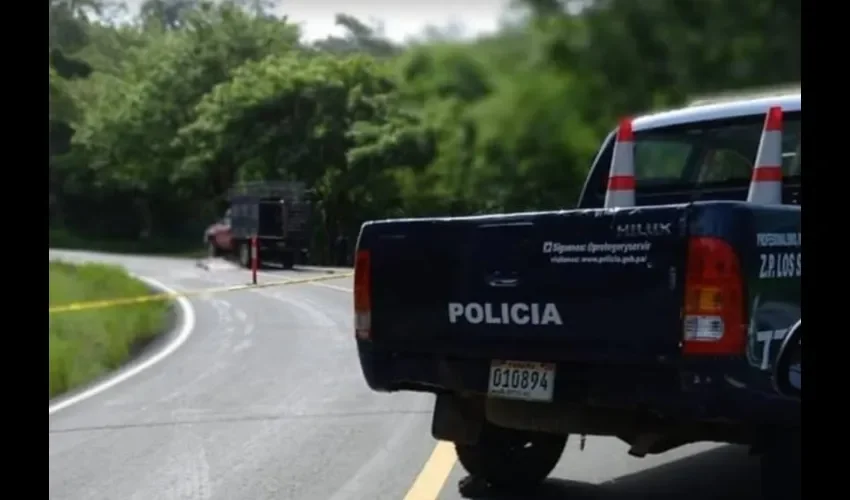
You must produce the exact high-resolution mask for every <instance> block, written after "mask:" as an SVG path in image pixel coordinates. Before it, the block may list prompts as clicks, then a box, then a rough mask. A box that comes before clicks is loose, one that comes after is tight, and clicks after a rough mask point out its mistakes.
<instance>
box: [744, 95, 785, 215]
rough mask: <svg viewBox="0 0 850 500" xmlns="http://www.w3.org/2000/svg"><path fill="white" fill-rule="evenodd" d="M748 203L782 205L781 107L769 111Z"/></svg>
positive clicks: (754, 168)
mask: <svg viewBox="0 0 850 500" xmlns="http://www.w3.org/2000/svg"><path fill="white" fill-rule="evenodd" d="M747 201H748V202H749V203H760V204H763V205H781V204H782V108H780V107H779V106H774V107H772V108H770V109H769V110H768V111H767V118H766V119H765V121H764V130H763V131H762V133H761V141H760V142H759V149H758V153H757V154H756V163H755V166H754V167H753V177H752V180H751V181H750V190H749V192H748V193H747Z"/></svg>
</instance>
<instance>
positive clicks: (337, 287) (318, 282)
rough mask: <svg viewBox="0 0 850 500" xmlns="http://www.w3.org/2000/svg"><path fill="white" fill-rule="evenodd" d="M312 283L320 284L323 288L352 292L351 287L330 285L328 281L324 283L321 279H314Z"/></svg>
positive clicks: (314, 284)
mask: <svg viewBox="0 0 850 500" xmlns="http://www.w3.org/2000/svg"><path fill="white" fill-rule="evenodd" d="M310 284H311V285H313V286H320V287H322V288H330V289H331V290H339V291H340V292H347V293H351V292H352V290H351V288H345V287H342V286H336V285H329V284H327V283H322V282H321V281H314V282H312V283H310Z"/></svg>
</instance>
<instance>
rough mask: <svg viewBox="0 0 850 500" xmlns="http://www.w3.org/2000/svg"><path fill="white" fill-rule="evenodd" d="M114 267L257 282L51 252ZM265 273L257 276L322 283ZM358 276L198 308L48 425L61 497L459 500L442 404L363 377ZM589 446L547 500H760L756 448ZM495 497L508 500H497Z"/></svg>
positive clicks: (568, 457) (204, 301)
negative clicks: (157, 357)
mask: <svg viewBox="0 0 850 500" xmlns="http://www.w3.org/2000/svg"><path fill="white" fill-rule="evenodd" d="M59 256H61V257H62V258H64V259H67V260H81V259H82V260H98V261H108V262H114V263H118V264H122V265H124V266H126V267H127V268H128V269H129V270H130V271H133V272H135V273H137V274H140V275H143V276H148V277H151V278H154V279H156V280H159V281H160V282H162V283H164V284H166V285H168V286H170V287H172V288H175V289H178V290H200V289H206V288H213V287H221V286H223V285H236V284H242V283H246V282H247V281H248V279H249V274H248V273H247V272H245V271H240V270H235V269H232V268H231V267H230V266H226V265H224V266H216V267H213V268H212V269H211V270H205V269H202V268H199V267H197V266H196V263H195V261H193V260H188V259H167V258H152V257H127V256H107V255H101V254H87V253H80V252H53V251H51V252H50V258H56V257H59ZM320 274H324V273H320V272H318V271H300V272H297V271H288V272H287V271H269V272H263V273H261V275H260V281H261V282H262V281H264V280H278V279H281V278H287V277H290V278H302V277H308V276H312V275H320ZM350 288H351V282H350V278H342V279H338V280H332V281H326V282H322V283H317V284H304V285H294V286H282V287H272V288H265V289H256V290H244V291H238V292H226V293H218V294H200V295H193V296H192V297H191V304H192V307H193V309H194V316H195V319H196V322H195V325H194V328H193V330H192V334H191V336H190V337H189V338H188V340H187V341H186V342H185V343H184V344H182V345H181V346H180V347H179V348H178V349H177V350H176V351H174V352H173V353H172V354H170V355H169V356H168V357H166V358H164V359H163V360H162V361H160V362H158V363H156V364H154V365H152V366H151V367H150V368H148V369H147V370H145V371H143V372H141V373H139V374H138V375H135V376H133V377H131V378H129V379H127V380H126V381H124V382H122V383H120V384H118V385H115V386H114V387H111V388H109V389H107V390H105V391H103V392H101V393H99V394H97V395H95V396H93V397H91V398H88V399H86V400H83V401H81V402H79V403H77V404H74V405H72V406H69V407H67V408H65V409H62V410H61V411H58V412H56V413H54V414H51V415H50V421H49V447H50V458H49V497H50V498H51V499H80V500H83V499H85V500H99V499H105V500H106V499H108V500H118V499H121V500H159V499H163V500H165V499H221V500H241V499H244V500H266V499H269V500H271V499H309V500H346V499H352V500H381V499H392V500H401V499H405V500H414V499H419V500H435V499H438V498H439V499H440V500H449V499H458V498H460V495H459V493H458V491H457V481H458V480H459V479H461V478H462V477H463V472H462V469H461V468H460V466H459V465H457V464H456V463H455V457H454V454H453V453H452V450H451V447H450V446H447V445H441V446H436V448H435V445H437V443H436V442H435V441H434V440H433V439H432V438H431V437H430V408H431V404H432V401H433V399H432V397H430V396H427V395H418V394H392V395H381V394H375V393H372V392H370V391H369V389H368V388H367V387H366V385H365V383H364V382H363V380H362V376H361V373H360V368H359V365H358V363H357V356H356V354H355V351H354V345H353V341H352V331H353V330H352V324H351V314H350V311H351V297H350V293H349V292H348V291H349V290H350ZM625 451H626V447H625V446H624V445H622V444H621V443H620V442H619V441H617V440H613V439H602V438H600V439H593V438H589V439H588V440H587V446H586V449H585V450H584V451H580V450H579V448H578V440H574V441H572V442H570V443H569V444H568V450H567V452H566V453H565V455H564V458H563V459H562V461H561V463H560V464H559V466H558V468H557V469H556V471H555V473H554V474H553V478H552V479H550V480H549V481H547V483H546V484H545V485H544V486H543V487H542V488H541V489H540V490H539V491H534V492H525V493H523V494H522V495H521V496H520V497H521V498H522V499H524V500H534V499H538V498H540V499H542V498H570V499H582V500H583V499H600V500H604V499H622V498H629V499H632V498H652V499H658V498H671V499H679V498H688V499H689V500H700V499H714V498H720V497H726V498H727V499H730V498H741V499H752V498H757V495H758V491H759V483H758V479H757V478H758V467H757V462H756V461H755V460H754V459H753V458H750V457H748V456H747V454H746V450H742V449H738V448H734V447H727V446H717V445H710V444H699V445H693V446H688V447H684V448H680V449H678V450H674V451H673V452H669V453H666V454H664V455H660V456H655V457H649V458H644V459H636V458H631V457H628V456H627V455H626V453H625ZM493 498H496V497H493Z"/></svg>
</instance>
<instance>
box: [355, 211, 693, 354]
mask: <svg viewBox="0 0 850 500" xmlns="http://www.w3.org/2000/svg"><path fill="white" fill-rule="evenodd" d="M686 214H687V209H686V206H685V205H667V206H658V207H640V208H634V209H628V210H571V211H562V212H545V213H529V214H518V215H504V216H493V217H467V218H456V219H427V220H405V221H390V222H379V223H372V224H368V225H366V226H364V228H363V232H362V234H361V239H360V243H359V248H360V249H368V250H369V251H370V253H371V290H372V291H371V294H372V298H371V300H372V313H371V325H372V332H371V335H372V339H373V341H374V342H375V343H376V344H380V345H381V346H382V347H385V348H389V349H393V350H396V351H399V352H417V351H418V352H425V353H430V354H436V353H444V354H447V355H472V356H480V357H498V356H502V355H513V356H522V358H523V359H541V360H570V359H576V360H581V361H587V362H590V361H600V360H605V361H612V362H636V363H641V362H649V361H654V362H658V361H663V360H665V359H673V358H675V357H676V356H677V355H678V353H679V345H680V341H681V332H682V316H681V314H682V312H681V311H682V305H683V293H682V287H683V279H682V278H683V274H684V266H685V262H686V252H687V234H686V228H687V221H686Z"/></svg>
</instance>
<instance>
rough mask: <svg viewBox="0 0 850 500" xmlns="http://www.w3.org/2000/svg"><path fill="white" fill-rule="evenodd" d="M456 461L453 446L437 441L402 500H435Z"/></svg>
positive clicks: (446, 442)
mask: <svg viewBox="0 0 850 500" xmlns="http://www.w3.org/2000/svg"><path fill="white" fill-rule="evenodd" d="M456 461H457V454H455V447H454V445H453V444H452V443H450V442H448V441H438V442H437V446H436V447H435V448H434V451H433V452H432V453H431V456H430V457H428V461H427V462H425V466H424V467H422V471H421V472H419V475H418V476H416V480H415V481H413V485H412V486H411V487H410V489H409V490H408V491H407V495H405V496H404V500H436V499H437V497H438V496H439V495H440V491H442V489H443V485H445V484H446V480H447V479H448V478H449V474H451V472H452V468H453V467H454V465H455V462H456Z"/></svg>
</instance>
